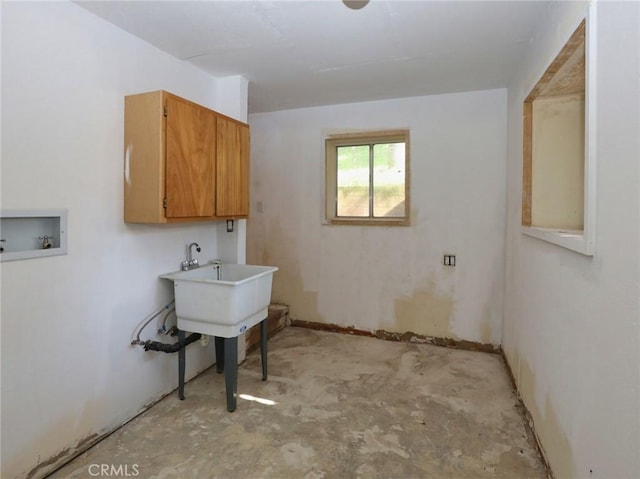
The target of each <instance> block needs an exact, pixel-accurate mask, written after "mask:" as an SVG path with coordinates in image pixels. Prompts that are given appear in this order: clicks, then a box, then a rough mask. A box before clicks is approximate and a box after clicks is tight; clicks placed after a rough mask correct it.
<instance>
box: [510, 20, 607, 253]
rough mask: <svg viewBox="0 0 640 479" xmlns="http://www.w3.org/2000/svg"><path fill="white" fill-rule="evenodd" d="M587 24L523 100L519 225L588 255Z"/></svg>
mask: <svg viewBox="0 0 640 479" xmlns="http://www.w3.org/2000/svg"><path fill="white" fill-rule="evenodd" d="M587 20H590V18H587ZM587 20H583V21H582V22H581V23H580V25H579V26H578V27H577V29H576V30H575V31H574V32H573V34H572V35H571V36H570V37H569V39H568V40H567V42H566V43H565V45H564V46H563V47H562V49H561V50H560V52H559V53H558V54H557V56H556V57H555V58H554V59H553V61H552V62H551V63H550V64H549V66H548V67H547V69H546V71H545V72H544V74H543V75H542V76H541V77H540V79H539V80H538V82H537V83H536V84H535V86H534V87H533V89H532V90H531V92H530V93H529V95H528V96H527V98H526V99H525V100H524V104H523V113H524V136H523V138H524V144H523V176H522V226H523V232H524V233H525V234H528V235H530V236H534V237H537V238H540V239H543V240H546V241H549V242H551V243H555V244H558V245H560V246H564V247H567V248H569V249H573V250H574V251H578V252H580V253H583V254H587V255H591V254H593V246H594V245H593V241H594V231H593V224H594V218H593V213H594V196H595V191H594V189H595V186H594V185H595V179H594V173H595V158H594V155H595V152H594V148H593V147H592V145H591V143H592V140H593V135H594V129H595V120H594V118H595V115H593V111H591V115H590V114H589V111H590V110H592V109H593V105H594V102H593V98H594V94H595V91H594V81H593V80H594V73H593V72H594V68H593V66H594V64H593V53H594V52H595V48H594V45H593V42H594V40H593V38H589V37H588V36H587V33H588V32H589V31H590V27H591V29H592V28H593V27H592V25H593V23H592V22H587ZM591 33H593V32H591ZM590 135H591V136H590ZM590 138H591V141H590Z"/></svg>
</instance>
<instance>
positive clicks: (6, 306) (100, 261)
mask: <svg viewBox="0 0 640 479" xmlns="http://www.w3.org/2000/svg"><path fill="white" fill-rule="evenodd" d="M217 83H218V80H216V79H215V78H212V77H209V76H207V75H205V74H204V73H202V72H201V71H199V70H197V69H196V68H194V67H191V66H189V65H187V64H186V63H184V62H181V61H179V60H176V59H174V58H172V57H170V56H168V55H166V54H164V53H162V52H160V51H159V50H157V49H155V48H153V47H151V46H150V45H148V44H146V43H144V42H142V41H140V40H138V39H136V38H134V37H132V36H130V35H129V34H127V33H125V32H123V31H122V30H119V29H117V28H115V27H114V26H112V25H110V24H108V23H106V22H104V21H102V20H100V19H98V18H97V17H94V16H93V15H92V14H90V13H88V12H86V11H85V10H84V9H82V8H80V7H78V6H76V5H74V4H71V3H66V2H65V3H62V2H54V3H51V2H45V3H31V2H2V208H7V209H13V208H68V211H69V224H68V238H69V253H68V255H66V256H57V257H50V258H43V259H34V260H26V261H16V262H10V263H3V264H2V273H1V276H2V310H1V313H2V439H3V440H2V474H1V475H2V477H23V476H24V475H25V474H26V473H27V472H28V471H29V470H31V469H32V468H34V467H35V466H36V464H37V463H38V462H39V461H43V462H44V461H46V460H47V459H49V458H51V457H53V456H55V455H57V454H59V453H61V452H63V451H66V452H63V454H62V456H63V457H66V456H67V455H68V454H69V453H71V452H73V450H74V448H75V447H76V445H77V444H78V442H80V441H82V440H83V439H86V438H89V437H91V436H93V435H95V434H101V433H103V432H105V431H108V430H110V429H112V428H113V427H115V426H117V425H118V424H120V423H121V422H123V421H124V420H126V419H128V418H130V417H132V416H133V415H134V414H136V412H138V411H140V410H141V409H142V408H143V406H144V405H145V404H148V403H150V402H152V401H154V400H156V399H158V398H159V397H161V396H162V395H163V394H166V393H168V392H169V391H171V390H172V389H173V388H175V387H176V385H177V356H176V355H165V354H163V353H151V352H147V353H145V352H144V351H142V349H141V348H139V347H138V348H134V347H131V346H130V345H129V343H130V341H131V335H132V331H133V330H134V328H135V327H136V325H138V323H140V322H141V321H142V320H143V319H144V318H146V317H147V316H148V315H149V314H150V313H151V312H153V311H155V310H156V309H157V308H159V307H161V306H162V305H164V304H166V303H168V302H169V301H170V299H171V298H172V289H171V285H170V284H169V283H168V282H163V281H162V280H159V279H158V275H159V274H161V273H164V272H167V271H173V270H176V269H178V267H179V263H180V261H182V260H183V259H184V256H185V247H186V244H187V243H188V242H190V241H197V242H198V243H200V245H201V247H202V253H201V254H200V260H201V261H207V260H208V259H212V258H217V257H220V256H222V257H226V256H234V255H235V256H236V257H238V256H241V257H243V256H244V252H243V251H240V252H238V247H237V245H235V244H234V243H233V242H229V241H227V239H226V238H225V244H227V243H228V244H229V245H228V246H229V248H231V249H232V250H233V251H232V252H231V253H227V252H226V251H225V250H224V248H222V247H219V245H218V242H219V241H218V239H219V236H220V234H221V233H218V232H217V227H216V224H215V223H209V224H195V225H169V226H150V225H128V224H124V222H123V220H122V211H123V189H122V188H123V187H122V168H123V128H124V125H123V116H124V109H123V107H124V96H125V95H127V94H132V93H140V92H144V91H152V90H159V89H166V90H168V91H171V92H173V93H175V94H178V95H181V96H184V97H186V98H188V99H190V100H193V101H196V102H198V103H201V104H203V105H206V106H208V107H210V108H213V109H216V110H218V111H220V112H222V113H225V114H227V115H229V116H233V117H236V118H238V119H241V120H246V105H245V107H244V108H242V104H243V103H245V104H246V81H245V84H244V93H242V92H243V86H242V85H243V80H242V79H241V78H240V77H239V78H238V79H226V80H225V82H224V85H225V86H224V90H225V95H226V96H225V98H224V100H225V101H224V102H222V101H220V98H219V96H220V95H219V92H218V88H217ZM234 85H235V86H234ZM229 95H237V96H236V97H234V98H230V97H229ZM243 111H244V112H243ZM242 235H244V229H241V231H240V235H235V236H234V237H235V238H236V240H237V241H238V242H240V244H244V237H240V236H242ZM156 327H157V323H155V322H153V323H152V324H151V325H149V327H148V328H147V329H146V330H145V331H144V334H143V339H160V338H158V337H156V336H155V334H154V330H155V328H156ZM166 340H167V339H166ZM168 340H169V341H171V340H172V339H168ZM212 352H213V350H212V348H209V349H203V348H201V347H200V346H199V345H194V346H191V347H190V348H189V350H188V355H187V375H188V376H193V375H194V374H195V373H196V372H197V371H199V370H202V369H203V368H205V367H207V366H208V365H210V364H211V363H212V361H213V355H212ZM67 450H68V451H67ZM48 469H50V468H47V467H43V468H41V469H40V471H39V472H38V473H37V474H36V477H37V476H39V475H42V474H43V473H44V472H46V471H47V470H48Z"/></svg>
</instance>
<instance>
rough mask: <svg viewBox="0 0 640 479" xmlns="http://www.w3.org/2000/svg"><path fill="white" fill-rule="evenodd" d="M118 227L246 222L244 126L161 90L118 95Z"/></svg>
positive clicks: (246, 141)
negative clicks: (121, 111) (121, 112)
mask: <svg viewBox="0 0 640 479" xmlns="http://www.w3.org/2000/svg"><path fill="white" fill-rule="evenodd" d="M124 137H125V138H124V140H125V171H124V221H125V222H127V223H172V222H185V221H211V220H215V219H218V218H246V217H247V215H248V214H249V126H248V125H246V124H245V123H241V122H239V121H237V120H234V119H232V118H229V117H226V116H224V115H221V114H220V113H217V112H215V111H213V110H210V109H208V108H205V107H203V106H200V105H198V104H196V103H193V102H191V101H188V100H185V99H183V98H180V97H178V96H175V95H172V94H171V93H168V92H165V91H157V92H150V93H141V94H138V95H130V96H127V97H125V133H124Z"/></svg>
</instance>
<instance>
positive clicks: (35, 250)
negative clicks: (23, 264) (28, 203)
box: [0, 209, 67, 262]
mask: <svg viewBox="0 0 640 479" xmlns="http://www.w3.org/2000/svg"><path fill="white" fill-rule="evenodd" d="M0 249H1V251H0V261H3V262H4V261H15V260H20V259H30V258H42V257H45V256H57V255H63V254H67V210H66V209H55V210H1V211H0Z"/></svg>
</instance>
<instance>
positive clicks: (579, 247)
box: [521, 226, 594, 256]
mask: <svg viewBox="0 0 640 479" xmlns="http://www.w3.org/2000/svg"><path fill="white" fill-rule="evenodd" d="M521 232H522V233H523V234H525V235H527V236H532V237H534V238H538V239H541V240H543V241H546V242H548V243H552V244H555V245H558V246H562V247H563V248H567V249H570V250H572V251H575V252H577V253H580V254H583V255H585V256H593V253H594V241H593V240H592V239H591V238H589V235H588V234H587V232H586V231H583V230H561V229H554V228H540V227H536V226H522V227H521Z"/></svg>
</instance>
